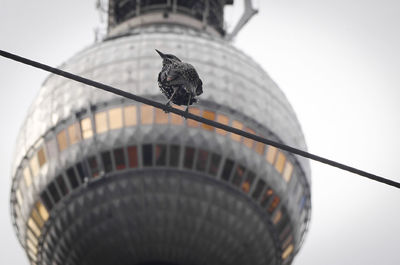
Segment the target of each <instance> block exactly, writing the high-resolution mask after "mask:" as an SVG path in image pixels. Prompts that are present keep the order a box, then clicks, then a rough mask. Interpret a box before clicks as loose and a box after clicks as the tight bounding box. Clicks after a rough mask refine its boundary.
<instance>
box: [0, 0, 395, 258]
mask: <svg viewBox="0 0 400 265" xmlns="http://www.w3.org/2000/svg"><path fill="white" fill-rule="evenodd" d="M236 2H240V1H239V0H236ZM256 3H257V6H259V7H260V13H259V14H258V15H257V16H256V17H254V19H253V20H252V21H251V22H250V23H249V24H248V25H247V26H246V27H245V28H244V29H243V31H242V32H241V33H240V34H239V36H238V38H237V39H236V40H235V44H236V45H237V46H238V47H239V48H241V49H243V50H244V51H245V52H246V53H247V54H249V55H251V56H252V57H253V58H254V59H255V60H256V61H257V62H258V63H260V64H261V65H262V66H263V67H264V69H265V70H266V71H267V72H268V73H269V74H270V75H271V77H272V78H273V79H274V80H275V82H276V83H277V84H278V85H279V86H280V87H281V89H282V90H283V91H284V93H285V94H286V95H287V97H288V98H289V100H290V102H291V103H292V105H293V107H294V109H295V111H296V113H297V115H298V117H299V120H300V123H301V124H302V126H303V130H304V133H305V136H306V140H307V143H308V146H309V151H311V152H313V153H316V154H319V155H322V156H326V157H328V158H332V159H335V160H338V161H340V162H344V163H348V164H350V165H352V166H355V167H359V168H362V169H364V170H367V171H370V172H372V173H375V174H379V175H382V176H385V177H388V178H392V179H394V180H397V181H400V174H399V172H400V163H399V162H398V161H397V160H398V158H399V157H400V140H399V139H398V138H399V136H400V115H399V114H400V105H399V101H400V89H399V86H400V74H398V71H399V70H398V69H400V50H399V47H400V33H399V29H398V28H399V26H400V14H399V13H400V11H399V10H400V3H399V2H398V1H396V0H352V1H348V0H347V1H346V0H335V1H333V0H331V1H328V0H319V1H317V0H303V1H298V0H279V1H262V0H259V1H256ZM237 8H238V7H237ZM237 10H240V8H239V9H237ZM237 10H236V11H235V10H233V11H231V12H230V14H229V15H228V18H232V17H235V15H237V14H238V11H237ZM98 25H99V20H98V15H97V13H96V11H95V9H94V1H93V0H92V1H79V0H69V1H54V0H37V1H22V0H0V49H5V50H8V51H11V52H15V53H19V54H21V55H23V56H27V57H29V58H32V59H36V60H39V61H42V62H44V63H48V64H50V65H55V66H56V65H59V64H61V63H62V62H63V61H65V60H66V59H68V58H69V57H71V56H72V55H73V54H74V53H76V52H77V51H79V50H81V49H83V48H84V47H86V46H88V45H90V44H91V43H92V42H93V40H94V34H93V29H94V28H95V27H96V26H98ZM46 76H47V73H45V72H43V71H39V70H35V69H33V68H30V67H28V66H23V65H20V64H17V63H15V62H11V61H9V60H5V59H3V58H0V88H1V91H2V92H3V100H2V104H1V106H0V108H1V113H2V114H1V115H0V119H1V120H0V124H1V128H2V130H0V131H1V137H0V139H1V150H0V158H1V161H2V163H0V174H1V178H0V184H1V185H0V189H1V192H0V247H1V249H2V250H3V251H2V254H1V255H0V263H1V264H27V259H26V257H25V254H24V253H23V251H22V249H21V247H20V246H19V244H18V242H17V240H16V237H15V236H14V231H13V229H12V227H11V224H10V218H9V205H8V204H9V189H10V164H11V159H12V152H13V148H14V143H15V139H16V134H17V132H18V130H19V126H20V125H21V124H22V121H23V119H24V117H25V115H26V111H27V109H28V107H29V105H30V103H31V102H32V100H33V98H34V97H35V95H36V94H37V91H38V89H39V87H40V84H41V83H42V82H43V80H44V79H45V77H46ZM205 89H206V88H205ZM311 166H312V173H313V183H312V202H313V213H312V220H311V226H310V231H309V234H308V235H307V238H306V241H305V243H304V246H303V248H302V250H301V251H300V253H299V255H298V256H297V258H296V259H295V262H294V264H295V265H306V264H307V265H314V264H315V265H317V264H318V265H319V264H325V265H329V264H332V265H333V264H335V265H336V264H342V265H346V264H352V265H353V264H363V265H365V264H384V265H395V264H396V265H397V264H400V256H399V255H398V254H397V250H398V245H399V243H400V238H399V235H400V228H399V225H398V223H399V221H398V220H399V217H400V211H399V208H400V207H399V202H400V191H399V190H396V189H394V188H391V187H387V186H385V185H383V184H379V183H376V182H372V181H369V180H365V179H363V178H361V177H358V176H355V175H352V174H349V173H345V172H343V171H341V170H338V169H334V168H330V167H328V166H325V165H320V164H317V163H314V162H312V163H311Z"/></svg>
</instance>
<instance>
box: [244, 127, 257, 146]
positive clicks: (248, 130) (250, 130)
mask: <svg viewBox="0 0 400 265" xmlns="http://www.w3.org/2000/svg"><path fill="white" fill-rule="evenodd" d="M246 132H248V133H251V134H255V133H256V132H255V131H253V130H252V129H250V128H246ZM243 143H244V144H245V145H246V146H247V147H248V148H252V147H253V144H254V140H252V139H249V138H244V137H243Z"/></svg>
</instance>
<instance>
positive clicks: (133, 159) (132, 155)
mask: <svg viewBox="0 0 400 265" xmlns="http://www.w3.org/2000/svg"><path fill="white" fill-rule="evenodd" d="M128 159H129V167H130V168H136V167H137V166H138V155H137V147H136V146H129V147H128Z"/></svg>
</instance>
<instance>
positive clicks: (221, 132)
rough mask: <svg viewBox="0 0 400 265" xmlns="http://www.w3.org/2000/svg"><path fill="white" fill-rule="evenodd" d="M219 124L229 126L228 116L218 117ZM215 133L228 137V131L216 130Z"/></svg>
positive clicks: (221, 115) (219, 115)
mask: <svg viewBox="0 0 400 265" xmlns="http://www.w3.org/2000/svg"><path fill="white" fill-rule="evenodd" d="M217 122H219V123H222V124H224V125H228V123H229V118H228V116H226V115H223V114H218V115H217ZM215 131H216V132H217V133H218V134H220V135H226V134H227V131H225V130H222V129H219V128H216V129H215Z"/></svg>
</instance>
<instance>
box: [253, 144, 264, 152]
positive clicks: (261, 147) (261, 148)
mask: <svg viewBox="0 0 400 265" xmlns="http://www.w3.org/2000/svg"><path fill="white" fill-rule="evenodd" d="M264 149H265V144H263V143H260V142H256V145H255V148H254V150H255V151H256V152H257V153H258V154H260V155H264Z"/></svg>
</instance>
